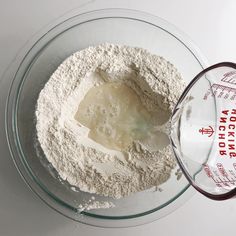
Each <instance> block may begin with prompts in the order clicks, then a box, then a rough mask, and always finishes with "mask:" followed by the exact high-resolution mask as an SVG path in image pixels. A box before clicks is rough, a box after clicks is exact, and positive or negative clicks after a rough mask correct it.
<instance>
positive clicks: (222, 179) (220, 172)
mask: <svg viewBox="0 0 236 236" xmlns="http://www.w3.org/2000/svg"><path fill="white" fill-rule="evenodd" d="M234 164H235V163H234ZM213 168H214V170H212V167H210V166H209V165H207V164H205V165H204V171H205V173H206V175H207V176H208V177H209V178H211V179H212V180H213V181H214V182H215V184H216V186H217V187H231V186H235V185H236V175H235V173H234V171H233V170H229V171H228V173H227V171H226V170H225V169H224V167H223V165H222V164H221V163H218V164H217V165H216V166H215V167H213ZM232 172H233V174H232ZM229 175H230V176H231V177H229Z"/></svg>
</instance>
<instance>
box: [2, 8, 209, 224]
mask: <svg viewBox="0 0 236 236" xmlns="http://www.w3.org/2000/svg"><path fill="white" fill-rule="evenodd" d="M96 14H98V15H99V16H96ZM100 15H106V16H103V17H101V16H100ZM128 16H129V17H128ZM78 17H85V18H86V17H88V18H91V19H90V20H88V21H91V20H99V19H104V18H126V19H132V20H138V21H141V22H145V23H148V24H150V25H152V26H155V27H158V28H161V29H162V30H164V31H166V32H167V33H169V34H171V35H172V36H173V37H175V38H176V39H177V40H178V41H180V42H181V43H182V44H183V45H184V46H185V47H186V48H187V49H188V50H189V51H190V52H191V53H192V55H193V56H194V57H195V58H196V60H197V61H198V62H199V64H200V65H201V67H202V68H204V67H205V66H206V64H207V63H206V59H205V58H204V57H203V56H202V54H201V53H200V51H199V49H198V48H197V47H196V46H195V45H194V44H193V43H192V42H191V40H189V39H188V37H187V36H186V35H185V34H184V33H182V32H181V31H180V30H178V29H177V28H176V27H175V26H173V25H171V24H170V23H168V22H167V21H165V20H163V19H161V18H159V17H157V16H154V15H151V14H149V13H146V12H142V11H137V10H131V9H123V8H106V9H97V10H93V11H89V12H84V13H80V14H76V15H74V16H71V17H68V18H66V19H65V20H62V21H61V22H59V23H58V24H56V25H55V26H54V27H52V28H50V30H46V32H45V33H43V34H42V32H41V31H40V32H39V35H41V36H40V37H38V39H37V40H36V42H34V43H33V44H32V42H31V41H29V42H28V44H27V46H28V47H29V49H27V52H26V53H25V54H24V56H23V59H21V60H20V63H19V65H18V66H16V71H12V73H14V76H13V79H12V81H11V85H10V89H9V91H8V96H7V99H6V107H5V132H6V137H7V143H8V146H9V150H10V153H11V157H12V159H13V161H14V164H15V166H16V168H17V170H18V172H19V173H20V175H21V177H22V178H23V180H24V181H25V182H26V184H27V185H28V186H29V187H30V189H31V190H33V192H34V193H36V194H37V195H38V196H39V197H40V198H41V199H42V200H43V201H44V202H45V203H46V204H47V205H49V206H50V207H51V208H53V209H54V210H56V211H58V212H60V213H61V214H64V215H65V216H67V217H69V218H72V219H73V220H77V221H80V222H83V220H81V217H80V216H78V217H77V218H76V219H75V218H74V217H71V216H70V215H71V214H69V215H68V214H67V213H63V212H61V211H60V210H58V207H57V206H56V205H57V204H58V203H59V204H61V205H62V206H63V207H64V208H69V211H73V213H78V211H77V209H75V208H74V209H72V208H71V207H70V206H69V205H68V204H66V203H65V202H63V201H61V200H60V199H58V198H57V197H56V196H54V195H52V194H51V193H50V191H45V190H46V189H47V188H46V187H45V188H43V187H42V185H41V183H40V184H39V183H38V181H37V179H36V178H32V177H34V175H32V173H29V172H30V168H29V167H28V166H27V163H26V162H25V160H24V158H22V156H21V155H23V153H21V155H20V152H21V150H20V149H19V147H17V146H18V143H19V140H18V139H17V138H16V137H17V126H16V124H17V122H15V119H14V117H15V115H14V114H15V113H16V111H17V101H18V96H19V94H20V93H19V92H20V91H19V89H20V87H21V86H20V85H21V84H22V81H23V80H24V76H23V77H22V78H21V80H20V81H16V76H17V74H18V72H19V70H20V68H21V66H22V65H23V63H24V62H25V60H26V59H27V57H28V55H29V53H30V52H31V50H32V49H33V48H34V47H35V46H36V45H37V44H38V43H39V42H40V41H41V40H42V39H43V38H44V37H45V36H46V35H48V33H50V32H52V31H53V30H54V29H56V28H57V27H59V26H61V25H63V24H64V23H65V22H68V21H71V20H73V19H76V18H78ZM141 18H142V19H141ZM85 22H87V21H82V19H81V22H80V23H77V24H76V25H78V24H83V23H85ZM160 25H161V26H162V27H163V28H162V27H160ZM74 26H75V25H73V26H72V27H74ZM69 28H71V27H69ZM69 28H66V29H64V31H65V30H68V29H69ZM166 28H168V30H170V32H169V31H168V30H167V29H166ZM60 33H63V32H60ZM57 36H58V34H56V36H54V37H57ZM54 37H53V38H54ZM53 38H52V39H51V40H53ZM49 42H50V40H49V41H48V42H47V44H48V43H49ZM29 44H31V45H30V46H29ZM44 47H45V44H44V46H43V48H44ZM41 49H42V48H41ZM39 51H40V49H39V50H38V51H37V53H36V54H35V55H34V57H33V60H31V62H30V64H31V63H32V62H33V61H34V59H35V57H37V54H38V52H39ZM30 64H29V65H30ZM27 69H28V67H27ZM25 73H26V71H25ZM17 82H18V83H17ZM14 88H17V90H16V91H18V92H17V93H15V89H14ZM28 168H29V169H28ZM35 182H36V183H37V185H40V187H39V186H36V183H35ZM189 187H190V184H188V185H187V186H186V187H185V188H184V189H183V190H182V191H181V192H180V193H178V194H177V195H176V196H175V197H173V198H172V199H171V200H169V201H167V202H166V203H165V204H162V205H161V206H159V207H156V208H154V209H151V210H149V211H145V212H143V213H139V214H134V215H131V216H118V217H116V216H115V217H112V216H109V217H107V216H103V215H96V214H91V213H89V212H83V215H84V216H89V217H90V218H91V217H94V218H96V219H101V220H109V222H110V220H119V221H120V220H127V219H129V220H131V219H137V218H140V217H144V216H147V215H150V214H151V213H154V212H158V211H160V210H161V209H163V208H165V207H166V206H169V205H171V203H173V202H176V199H178V198H179V197H180V196H182V195H183V193H185V192H186V191H187V190H189ZM42 190H43V191H42ZM45 194H47V196H46V195H45ZM48 196H49V197H50V198H52V199H50V200H49V199H48ZM185 200H186V199H185ZM55 201H56V202H55ZM180 205H182V203H181V204H180ZM172 208H173V209H172V210H171V211H170V212H172V211H173V210H174V208H177V207H174V206H172ZM67 210H68V209H67ZM67 212H68V211H67ZM170 212H165V214H164V215H167V214H168V213H170ZM78 215H79V214H78ZM164 215H163V216H164ZM160 217H162V216H160ZM160 217H155V219H156V218H160ZM155 219H154V220H155ZM113 222H114V221H113ZM83 223H87V222H86V221H85V222H83ZM91 224H92V225H96V223H91ZM138 224H140V223H138ZM100 225H101V224H100ZM100 225H99V226H100ZM135 225H137V223H135ZM106 227H107V226H106ZM116 227H117V226H116Z"/></svg>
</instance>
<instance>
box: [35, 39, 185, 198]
mask: <svg viewBox="0 0 236 236" xmlns="http://www.w3.org/2000/svg"><path fill="white" fill-rule="evenodd" d="M184 87H185V84H184V81H183V79H182V78H181V76H180V74H179V73H178V71H177V70H176V68H175V67H174V66H173V65H172V64H171V63H170V62H168V61H167V60H165V59H164V58H162V57H160V56H157V55H153V54H151V53H149V52H148V51H146V50H145V49H142V48H137V47H129V46H120V45H113V44H108V43H106V44H102V45H98V46H94V47H88V48H86V49H84V50H81V51H79V52H76V53H74V54H73V55H71V56H70V57H68V58H67V59H66V60H65V61H64V62H63V63H62V64H61V65H60V66H59V67H58V68H57V70H56V71H55V72H54V73H53V74H52V76H51V77H50V79H49V80H48V82H47V83H46V84H45V86H44V88H43V89H42V91H41V92H40V94H39V98H38V101H37V107H36V130H37V138H38V141H39V143H40V145H41V148H42V150H43V151H44V154H45V156H46V158H47V159H48V161H49V162H50V163H51V164H52V165H53V167H54V168H55V169H56V171H57V172H58V174H59V176H60V177H61V178H62V179H63V180H66V181H68V183H69V184H70V185H72V186H75V187H78V188H80V190H82V191H85V192H89V193H96V194H99V195H103V196H109V197H113V198H121V197H125V196H128V195H130V194H132V193H136V192H139V191H143V190H146V189H149V188H151V187H153V186H158V185H160V184H162V183H164V182H166V181H167V180H168V179H169V177H170V175H171V172H172V170H173V169H174V167H175V166H176V162H175V159H174V157H173V155H172V151H171V146H170V144H169V139H168V132H169V125H170V122H169V119H170V116H171V112H172V110H173V108H174V105H175V104H176V102H177V100H178V98H179V96H180V95H181V93H182V91H183V89H184Z"/></svg>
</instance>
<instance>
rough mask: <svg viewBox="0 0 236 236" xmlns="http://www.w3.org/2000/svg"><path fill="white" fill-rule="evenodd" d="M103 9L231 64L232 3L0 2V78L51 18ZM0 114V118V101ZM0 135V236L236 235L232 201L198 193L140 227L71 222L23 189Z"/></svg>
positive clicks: (235, 53)
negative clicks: (140, 17)
mask: <svg viewBox="0 0 236 236" xmlns="http://www.w3.org/2000/svg"><path fill="white" fill-rule="evenodd" d="M105 7H112V8H114V7H123V8H131V9H137V10H143V11H146V12H149V13H152V14H155V15H157V16H160V17H162V18H164V19H165V20H167V21H169V22H171V23H173V24H174V25H176V26H177V27H178V28H180V29H181V30H183V31H184V32H185V33H186V34H188V35H189V36H190V38H192V40H193V41H194V42H195V43H196V44H197V46H198V47H199V48H200V49H201V51H202V52H203V54H204V55H205V56H206V57H207V58H208V61H209V64H213V63H216V62H220V61H233V62H236V1H235V0H224V1H222V0H178V1H176V0H90V1H89V0H40V1H36V0H20V1H18V0H0V74H2V73H3V71H4V70H5V69H6V67H7V66H8V64H9V63H10V62H11V61H12V60H13V59H14V57H15V55H16V53H17V52H18V50H19V49H20V48H21V47H22V46H23V45H24V44H25V43H26V41H27V40H28V39H29V38H31V37H32V36H33V35H34V34H35V33H36V32H37V31H38V30H39V29H41V28H42V27H44V26H46V25H48V24H49V23H50V22H52V21H54V20H55V19H56V18H58V17H60V16H62V15H64V14H65V13H68V12H69V11H71V10H72V9H75V8H79V9H80V10H81V11H87V10H93V9H98V8H105ZM186 66H187V65H186ZM0 89H1V90H2V89H4V88H3V87H0ZM0 109H1V112H4V111H3V105H2V101H1V100H0ZM1 123H2V122H1ZM3 135H4V128H3V127H0V236H15V235H17V236H28V235H29V236H38V235H44V236H48V235H50V236H54V235H57V236H62V235H63V236H64V235H68V236H73V235H77V236H78V235H83V236H86V235H101V236H106V235H114V236H116V235H119V236H120V235H122V236H125V235H130V236H132V235H135V236H139V235H140V236H141V235H163V236H165V235H168V236H172V235H181V236H185V235H186V236H189V235H191V236H194V235H202V236H205V235H207V236H211V235H214V236H218V235H219V236H222V235H227V234H228V235H232V234H234V233H235V232H236V223H235V222H236V199H235V200H228V201H224V202H215V201H211V200H209V199H206V198H204V197H203V196H201V195H200V194H198V193H196V194H195V196H194V197H193V198H192V199H190V200H189V201H188V202H187V203H185V205H184V206H182V207H181V208H179V209H178V210H176V211H175V212H174V213H172V214H170V215H168V216H166V217H165V218H163V219H161V220H158V221H155V222H153V223H150V224H146V225H143V226H138V227H133V228H124V229H104V228H95V227H92V226H86V225H83V224H80V223H76V222H73V221H72V220H69V219H67V218H65V217H64V216H61V215H59V214H58V213H56V212H54V211H53V210H52V209H50V208H49V207H47V206H46V205H45V204H44V203H43V202H42V201H41V200H39V199H38V197H36V196H35V194H33V193H32V192H31V191H30V190H29V189H28V187H27V186H26V185H25V183H24V182H23V181H22V180H21V177H20V175H19V174H18V173H17V171H16V168H15V166H14V164H13V162H12V160H11V158H10V155H9V153H8V149H7V148H6V147H7V144H6V141H5V139H4V138H3V137H4V136H3Z"/></svg>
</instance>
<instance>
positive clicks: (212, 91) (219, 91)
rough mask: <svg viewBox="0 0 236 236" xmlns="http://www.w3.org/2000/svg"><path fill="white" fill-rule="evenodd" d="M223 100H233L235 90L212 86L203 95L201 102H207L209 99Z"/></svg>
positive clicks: (227, 87) (216, 85)
mask: <svg viewBox="0 0 236 236" xmlns="http://www.w3.org/2000/svg"><path fill="white" fill-rule="evenodd" d="M213 96H214V97H216V98H223V99H230V100H234V99H235V98H236V88H232V87H229V86H225V85H221V84H212V86H211V87H210V88H209V89H208V90H207V92H206V93H205V95H204V97H203V100H207V99H208V98H209V97H213Z"/></svg>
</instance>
